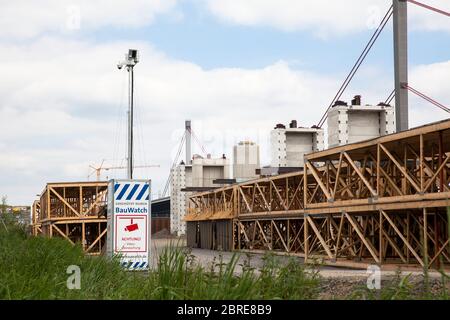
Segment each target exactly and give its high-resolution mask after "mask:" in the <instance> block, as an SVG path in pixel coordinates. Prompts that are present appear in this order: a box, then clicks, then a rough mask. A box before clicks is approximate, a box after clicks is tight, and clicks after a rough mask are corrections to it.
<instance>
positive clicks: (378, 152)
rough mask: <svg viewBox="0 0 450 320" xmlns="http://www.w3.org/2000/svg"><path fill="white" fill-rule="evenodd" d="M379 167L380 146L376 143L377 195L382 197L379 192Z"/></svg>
mask: <svg viewBox="0 0 450 320" xmlns="http://www.w3.org/2000/svg"><path fill="white" fill-rule="evenodd" d="M380 166H381V151H380V144H379V143H377V195H378V196H379V197H381V196H382V194H381V190H380V184H381V181H380V179H381V176H380V172H381V170H380Z"/></svg>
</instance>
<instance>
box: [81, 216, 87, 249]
mask: <svg viewBox="0 0 450 320" xmlns="http://www.w3.org/2000/svg"><path fill="white" fill-rule="evenodd" d="M85 228H86V224H85V223H84V222H83V223H81V245H82V247H83V251H85V249H86V229H85Z"/></svg>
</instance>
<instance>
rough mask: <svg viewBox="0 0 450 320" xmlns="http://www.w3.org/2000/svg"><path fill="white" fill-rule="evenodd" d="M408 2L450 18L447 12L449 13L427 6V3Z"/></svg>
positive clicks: (412, 0) (411, 0) (449, 13)
mask: <svg viewBox="0 0 450 320" xmlns="http://www.w3.org/2000/svg"><path fill="white" fill-rule="evenodd" d="M406 1H408V2H411V3H413V4H415V5H417V6H419V7H422V8H425V9H428V10H431V11H434V12H437V13H440V14H443V15H445V16H447V17H450V12H447V11H444V10H441V9H438V8H435V7H432V6H430V5H428V4H425V3H422V2H419V1H415V0H406Z"/></svg>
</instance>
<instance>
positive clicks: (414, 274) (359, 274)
mask: <svg viewBox="0 0 450 320" xmlns="http://www.w3.org/2000/svg"><path fill="white" fill-rule="evenodd" d="M168 245H175V246H179V247H185V246H186V241H185V240H184V239H182V238H181V239H176V238H175V239H174V238H172V239H153V240H152V256H153V260H152V265H156V263H157V261H158V255H159V253H160V252H161V251H162V250H163V248H164V247H166V246H168ZM187 250H190V253H191V254H192V255H193V256H195V259H196V261H197V262H198V263H200V264H201V265H202V266H204V267H205V268H209V267H210V266H211V264H212V263H218V262H219V261H222V262H223V263H227V262H229V261H230V259H231V257H232V256H233V253H232V252H221V251H214V250H206V249H195V248H194V249H187ZM263 256H264V255H263V254H261V253H251V254H250V253H241V254H240V255H239V260H238V263H237V268H236V273H240V272H241V270H242V266H243V265H245V266H247V267H248V266H250V267H253V268H255V270H258V269H259V268H260V267H261V266H262V265H263ZM276 259H278V260H279V261H280V263H284V262H286V261H287V260H288V259H289V257H288V256H282V255H280V256H276ZM296 259H298V260H299V263H303V259H302V258H300V257H296ZM318 270H319V274H320V276H321V278H322V281H321V288H320V292H321V293H320V295H319V298H321V299H342V298H347V297H350V296H351V295H352V294H355V293H357V292H361V294H362V295H363V297H364V288H366V287H367V280H368V277H369V275H370V273H368V271H367V270H366V269H359V270H358V269H350V268H345V267H334V266H320V267H319V269H318ZM398 275H400V277H405V276H408V282H409V283H410V286H411V287H412V288H413V291H414V292H415V293H417V294H420V292H422V291H423V290H424V287H423V286H424V285H423V283H424V282H423V280H424V275H423V272H422V271H401V272H399V271H396V270H389V271H384V270H383V271H381V286H382V287H383V285H385V284H387V283H391V282H392V281H393V280H394V279H397V276H398ZM428 276H429V279H430V280H429V283H430V284H429V286H430V290H431V292H435V293H436V292H439V291H440V290H441V289H442V281H441V279H442V275H441V274H440V273H439V272H437V271H430V272H429V275H428ZM449 285H450V283H448V284H447V285H446V286H447V289H448V290H449V291H450V286H449Z"/></svg>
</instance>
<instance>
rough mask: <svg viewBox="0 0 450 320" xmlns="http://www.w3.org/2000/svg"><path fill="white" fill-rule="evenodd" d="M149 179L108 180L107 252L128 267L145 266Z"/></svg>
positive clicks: (149, 198) (147, 264)
mask: <svg viewBox="0 0 450 320" xmlns="http://www.w3.org/2000/svg"><path fill="white" fill-rule="evenodd" d="M150 224H151V181H150V180H115V179H113V180H110V181H109V183H108V226H107V228H108V231H107V254H108V256H111V257H112V256H118V257H119V258H120V263H121V265H122V266H123V267H124V268H125V269H128V270H146V269H148V267H149V258H150V234H151V232H150V230H151V225H150Z"/></svg>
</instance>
